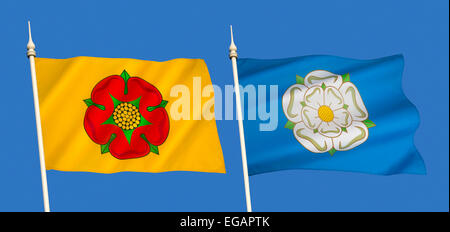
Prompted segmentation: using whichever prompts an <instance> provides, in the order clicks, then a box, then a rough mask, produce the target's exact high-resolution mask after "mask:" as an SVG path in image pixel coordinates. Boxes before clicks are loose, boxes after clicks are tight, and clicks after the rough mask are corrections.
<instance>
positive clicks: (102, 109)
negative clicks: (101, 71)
mask: <svg viewBox="0 0 450 232" xmlns="http://www.w3.org/2000/svg"><path fill="white" fill-rule="evenodd" d="M84 102H85V103H86V104H87V105H88V108H87V110H86V114H85V116H84V129H85V130H86V132H87V134H88V135H89V137H90V138H91V139H92V141H94V142H95V143H97V144H99V145H101V153H102V154H104V153H107V152H110V153H111V155H112V156H114V157H116V158H118V159H131V158H139V157H142V156H145V155H147V154H148V153H150V152H153V153H155V154H159V151H158V146H159V145H161V144H163V143H164V141H165V140H166V138H167V136H168V134H169V116H168V115H167V111H166V109H165V108H164V107H165V106H166V105H167V101H165V100H163V99H162V96H161V93H160V92H159V90H158V89H157V88H156V87H155V86H153V85H151V84H150V83H148V82H146V81H145V80H143V79H141V78H139V77H130V76H129V75H128V73H127V72H126V71H125V70H124V71H123V72H122V74H121V75H120V76H118V75H112V76H109V77H107V78H105V79H103V80H101V81H100V82H99V83H97V85H95V87H94V89H93V90H92V93H91V98H90V99H86V100H84Z"/></svg>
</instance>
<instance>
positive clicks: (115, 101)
mask: <svg viewBox="0 0 450 232" xmlns="http://www.w3.org/2000/svg"><path fill="white" fill-rule="evenodd" d="M109 96H110V97H111V99H112V101H113V103H114V109H115V108H116V107H117V106H118V105H120V103H122V102H121V101H119V100H117V99H116V98H115V97H113V95H111V93H110V94H109Z"/></svg>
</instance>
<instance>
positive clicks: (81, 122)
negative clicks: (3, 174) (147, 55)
mask: <svg viewBox="0 0 450 232" xmlns="http://www.w3.org/2000/svg"><path fill="white" fill-rule="evenodd" d="M36 75H37V83H38V93H39V104H40V112H41V122H42V133H43V142H44V153H45V161H46V167H47V169H48V170H52V169H53V170H60V171H85V172H98V173H114V172H122V171H133V172H166V171H198V172H217V173H225V164H224V160H223V156H222V148H221V146H220V141H219V136H218V133H217V127H216V122H215V120H214V119H205V118H204V117H202V116H201V115H200V114H201V112H202V108H201V106H200V108H199V106H198V104H196V103H195V99H194V98H198V99H200V101H201V102H209V103H210V104H209V106H210V108H211V109H212V107H213V103H214V96H213V93H210V96H207V97H203V95H202V94H201V92H200V90H202V89H204V88H206V87H207V86H209V87H211V79H210V76H209V73H208V69H207V67H206V64H205V62H204V61H203V60H201V59H174V60H170V61H165V62H155V61H144V60H136V59H124V58H94V57H75V58H69V59H47V58H36ZM195 78H200V79H195ZM196 80H197V84H200V85H199V87H200V88H198V87H195V86H193V85H194V84H195V82H196ZM199 89H200V90H199ZM210 89H212V88H210ZM210 92H212V91H210ZM182 95H183V96H182ZM181 98H184V100H183V99H181ZM186 99H187V100H186ZM193 99H194V100H193ZM181 103H186V104H188V108H186V104H184V105H183V104H181ZM211 103H212V104H211ZM206 105H207V104H206ZM211 105H212V106H211ZM204 110H205V109H203V111H204ZM181 111H184V115H181V114H180V112H181ZM211 111H213V110H211ZM172 114H173V115H172ZM180 115H181V116H180ZM186 115H187V117H186Z"/></svg>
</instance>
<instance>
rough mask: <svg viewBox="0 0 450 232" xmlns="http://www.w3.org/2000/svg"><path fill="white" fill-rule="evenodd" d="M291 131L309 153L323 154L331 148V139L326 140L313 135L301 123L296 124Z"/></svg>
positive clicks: (321, 136) (318, 135)
mask: <svg viewBox="0 0 450 232" xmlns="http://www.w3.org/2000/svg"><path fill="white" fill-rule="evenodd" d="M292 131H293V132H294V136H295V138H296V139H297V140H298V141H299V142H300V143H301V144H302V145H303V146H304V147H305V148H306V149H308V150H309V151H311V152H314V153H324V152H327V151H329V150H330V149H331V148H332V147H333V141H332V139H331V138H327V137H325V136H323V135H321V134H320V133H314V131H313V130H311V129H309V128H308V127H306V126H305V124H304V123H303V122H300V123H297V124H296V125H295V127H294V129H293V130H292Z"/></svg>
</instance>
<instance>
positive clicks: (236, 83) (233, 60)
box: [230, 25, 252, 212]
mask: <svg viewBox="0 0 450 232" xmlns="http://www.w3.org/2000/svg"><path fill="white" fill-rule="evenodd" d="M230 31H231V44H230V59H231V63H232V65H233V76H234V92H235V93H236V110H237V114H238V123H239V137H240V139H241V155H242V169H243V172H244V185H245V200H246V202H247V212H252V200H251V198H250V185H249V181H248V168H247V152H246V150H245V139H244V125H243V123H242V108H241V94H240V91H239V80H238V71H237V63H236V60H237V56H238V55H237V47H236V45H235V44H234V39H233V27H232V26H231V25H230Z"/></svg>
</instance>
